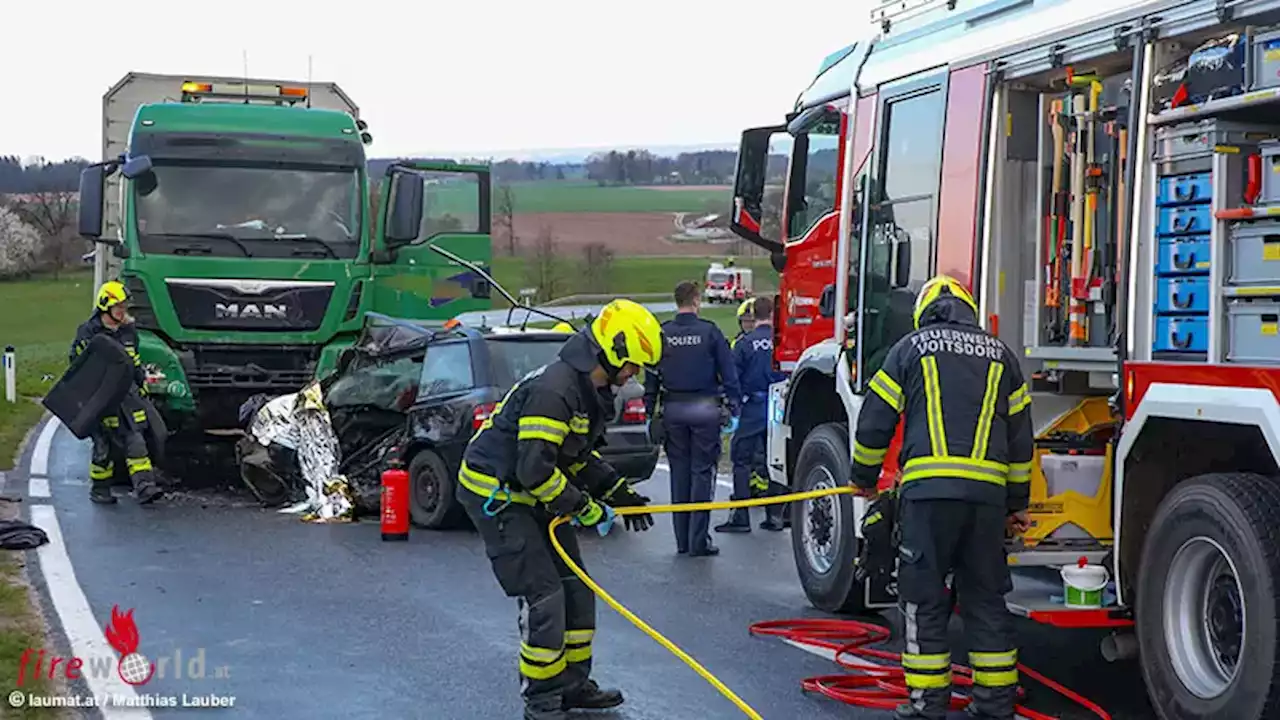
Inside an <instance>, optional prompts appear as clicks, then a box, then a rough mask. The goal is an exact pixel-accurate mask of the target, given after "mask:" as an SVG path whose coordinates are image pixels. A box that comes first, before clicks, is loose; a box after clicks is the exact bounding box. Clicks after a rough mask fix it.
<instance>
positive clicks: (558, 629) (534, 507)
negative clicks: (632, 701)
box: [457, 300, 664, 720]
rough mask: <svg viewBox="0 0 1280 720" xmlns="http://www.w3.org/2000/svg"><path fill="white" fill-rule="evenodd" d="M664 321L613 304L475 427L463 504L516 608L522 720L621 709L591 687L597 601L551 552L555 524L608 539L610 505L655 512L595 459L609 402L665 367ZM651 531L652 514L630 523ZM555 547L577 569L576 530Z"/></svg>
mask: <svg viewBox="0 0 1280 720" xmlns="http://www.w3.org/2000/svg"><path fill="white" fill-rule="evenodd" d="M663 345H664V338H663V335H662V328H661V326H660V325H659V324H658V320H657V319H656V318H655V317H654V316H653V313H651V312H649V311H648V310H647V309H646V308H644V307H643V306H642V305H639V304H637V303H634V302H632V301H630V300H614V301H613V302H611V303H609V304H608V305H606V306H605V307H604V309H603V310H602V311H601V312H600V314H599V315H598V316H597V317H596V318H595V319H594V320H593V321H592V322H591V324H590V326H589V327H587V328H584V329H583V330H582V331H580V332H578V333H576V334H575V335H573V336H572V337H570V338H569V339H568V340H567V341H565V344H564V346H563V347H562V348H561V350H560V356H559V358H558V359H557V361H556V362H553V363H551V364H549V365H547V366H545V367H543V368H541V369H539V370H536V371H534V372H533V373H531V374H529V375H527V376H525V377H524V378H522V379H521V380H520V381H519V382H517V383H516V384H515V386H514V387H513V388H512V389H511V390H510V391H509V392H508V393H507V395H506V397H505V398H503V401H502V402H501V403H499V404H498V406H497V407H496V408H495V409H494V412H493V415H492V416H491V417H490V418H489V419H488V420H486V421H485V422H484V424H483V425H481V426H480V429H479V430H478V431H477V432H476V434H475V436H473V437H472V438H471V441H470V443H469V444H468V445H467V449H466V450H465V451H464V453H463V458H462V466H461V469H460V471H459V473H458V490H457V494H458V500H459V502H460V504H461V505H462V506H463V508H465V510H466V512H467V515H468V516H470V518H471V520H472V522H473V523H474V524H475V526H476V528H477V530H478V531H479V533H480V537H481V538H482V539H483V541H484V544H485V549H486V553H487V555H488V556H489V558H490V560H491V562H492V565H493V573H494V575H495V576H497V579H498V583H499V584H500V585H501V586H502V589H503V591H504V592H505V593H506V594H507V595H508V596H509V597H514V598H516V599H517V602H518V604H519V618H520V665H519V667H520V678H521V692H522V694H523V696H524V701H525V710H524V717H525V718H526V720H564V719H566V718H568V717H570V716H569V715H568V712H569V711H570V710H573V709H605V708H611V707H616V706H618V705H621V704H622V701H623V697H622V693H621V692H620V691H618V690H612V689H602V688H601V687H600V686H599V685H597V684H596V683H595V681H594V680H592V679H591V677H590V675H591V655H592V652H591V646H592V641H593V636H594V635H595V625H596V623H595V597H594V596H593V595H592V593H591V590H590V589H589V588H587V587H586V586H585V585H583V584H582V582H581V581H580V580H578V579H577V578H576V577H575V576H574V574H573V573H571V572H570V571H569V570H568V568H567V567H565V566H564V564H563V563H562V562H561V561H560V559H559V556H558V555H557V554H556V553H555V551H554V550H553V549H552V547H551V544H550V540H549V537H548V535H547V525H548V523H550V522H551V520H552V519H553V518H554V517H556V516H557V515H568V516H572V517H573V518H574V521H575V524H577V525H580V526H592V527H595V528H596V529H597V530H599V531H600V532H601V534H604V533H607V532H608V531H609V529H610V528H611V527H612V524H613V519H614V512H613V510H612V508H611V507H610V506H617V507H628V506H632V507H634V506H641V505H645V504H647V503H648V502H649V498H646V497H644V496H642V495H640V494H638V493H636V492H635V491H634V490H633V489H632V488H631V486H630V484H629V483H628V482H627V480H626V479H625V478H622V477H619V475H618V473H617V472H616V471H615V470H614V469H613V468H612V467H610V466H609V464H608V463H606V462H605V461H604V460H603V459H602V458H601V457H600V455H599V453H597V452H596V450H595V448H596V447H597V446H598V445H599V444H600V442H601V441H602V439H603V435H604V430H605V423H606V422H607V421H608V420H609V419H610V418H611V417H612V416H613V412H614V392H615V390H616V388H618V387H620V386H622V384H623V383H625V382H627V380H629V379H630V378H631V377H632V376H634V375H635V374H636V373H637V372H639V371H640V369H641V368H652V367H655V366H656V365H657V364H658V361H659V360H661V359H662V351H663ZM624 522H625V524H626V526H627V528H628V529H630V530H648V529H649V528H650V527H651V526H652V525H653V519H652V518H651V517H650V516H649V515H628V516H625V517H624ZM556 537H557V538H558V539H559V541H560V543H561V544H562V545H563V546H564V548H565V550H566V551H567V552H568V553H569V555H570V557H572V558H573V561H574V562H575V563H577V564H578V565H579V566H580V567H581V566H582V555H581V553H580V551H579V549H578V540H577V537H576V535H575V533H574V531H573V529H572V527H571V526H568V525H564V526H561V527H560V528H558V529H557V535H556Z"/></svg>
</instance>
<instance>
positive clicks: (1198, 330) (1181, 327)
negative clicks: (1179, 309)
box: [1151, 315, 1209, 353]
mask: <svg viewBox="0 0 1280 720" xmlns="http://www.w3.org/2000/svg"><path fill="white" fill-rule="evenodd" d="M1151 349H1152V350H1153V351H1154V352H1188V353H1203V352H1208V351H1209V318H1208V316H1205V315H1201V316H1199V317H1194V316H1169V315H1161V316H1159V317H1157V318H1156V328H1155V341H1154V342H1153V343H1152V344H1151Z"/></svg>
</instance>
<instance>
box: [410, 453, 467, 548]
mask: <svg viewBox="0 0 1280 720" xmlns="http://www.w3.org/2000/svg"><path fill="white" fill-rule="evenodd" d="M453 490H454V480H453V476H452V475H450V474H449V471H448V469H447V468H446V467H445V464H444V460H441V459H440V456H439V455H437V454H435V453H434V452H432V451H430V450H419V451H418V453H417V454H416V455H414V456H413V460H412V461H410V463H409V518H410V520H412V521H413V524H414V525H417V526H419V527H424V528H430V529H432V530H444V529H447V528H451V527H456V526H457V525H458V523H459V521H460V519H461V517H462V507H461V506H459V505H458V501H457V499H455V498H454V496H453Z"/></svg>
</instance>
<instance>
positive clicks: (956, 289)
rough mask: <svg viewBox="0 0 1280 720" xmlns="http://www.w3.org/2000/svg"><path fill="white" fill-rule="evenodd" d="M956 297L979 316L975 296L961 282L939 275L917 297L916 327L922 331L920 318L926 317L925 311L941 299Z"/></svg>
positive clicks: (913, 318) (913, 317)
mask: <svg viewBox="0 0 1280 720" xmlns="http://www.w3.org/2000/svg"><path fill="white" fill-rule="evenodd" d="M948 296H950V297H954V298H959V299H960V300H963V301H964V303H965V304H966V305H968V306H969V307H970V308H971V309H972V310H973V314H974V315H977V314H978V303H976V302H974V300H973V296H972V295H970V294H969V291H968V290H967V289H966V288H965V286H964V285H962V284H961V283H960V281H959V280H956V279H955V278H953V277H951V276H950V275H938V276H936V277H934V278H933V279H931V280H930V281H929V282H927V283H925V284H924V287H922V288H920V294H919V295H918V296H916V307H915V312H914V313H913V314H912V320H914V321H915V327H916V329H917V330H919V329H920V318H921V317H923V316H924V311H925V309H927V308H928V307H929V306H930V305H931V304H933V302H934V301H935V300H937V299H939V298H944V297H948Z"/></svg>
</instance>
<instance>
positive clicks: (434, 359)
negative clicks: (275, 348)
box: [238, 313, 659, 529]
mask: <svg viewBox="0 0 1280 720" xmlns="http://www.w3.org/2000/svg"><path fill="white" fill-rule="evenodd" d="M568 338H569V335H568V334H567V333H564V332H557V331H552V330H532V329H529V330H526V329H514V328H470V327H464V326H461V325H454V326H452V327H443V326H439V325H436V326H432V325H427V324H421V323H416V322H413V321H406V320H398V319H394V318H389V317H386V316H381V315H376V314H373V313H370V314H369V315H368V316H367V317H366V322H365V328H364V331H363V333H362V334H361V337H360V338H359V340H358V341H357V342H356V344H355V345H354V346H353V347H351V348H349V349H347V350H345V351H344V352H343V354H342V356H341V358H340V359H339V361H338V367H337V369H336V370H335V371H334V372H333V373H331V374H329V375H328V376H327V377H325V378H324V379H323V380H322V381H321V382H320V384H319V394H320V395H321V396H322V397H323V407H324V410H326V411H327V416H328V422H329V424H330V426H331V428H332V435H333V437H334V438H336V444H337V456H338V457H337V459H336V461H335V464H336V473H335V476H337V477H340V478H341V479H342V480H343V481H345V483H346V486H347V488H349V496H350V500H351V503H352V504H353V505H354V508H353V512H354V514H356V515H361V514H376V513H377V511H378V503H379V499H380V488H381V473H382V471H383V470H384V469H385V468H386V467H387V462H388V461H389V460H390V459H391V458H392V457H393V455H392V454H393V453H398V454H399V455H400V456H401V458H402V459H403V462H404V463H405V466H406V467H407V468H408V470H409V476H410V485H411V490H410V514H411V518H412V520H413V523H414V524H415V525H418V526H420V527H426V528H436V529H443V528H450V527H458V526H461V525H464V524H465V522H466V521H465V514H464V513H463V512H462V509H461V508H460V507H459V506H458V504H457V501H456V500H455V499H454V486H455V482H456V480H455V478H456V477H457V473H458V467H459V465H460V464H461V459H462V452H463V450H464V449H465V447H466V444H467V441H468V440H470V439H471V436H472V435H473V434H474V433H475V431H476V430H477V429H478V428H479V426H480V424H481V423H483V422H484V421H485V419H487V418H488V416H489V413H490V412H492V410H493V408H494V405H495V404H496V403H497V402H498V401H499V400H501V399H502V397H503V395H505V394H506V392H507V391H508V390H509V389H510V388H511V386H512V385H514V384H515V381H516V380H518V379H519V378H521V377H523V376H524V375H525V374H527V373H529V372H531V371H533V370H535V369H537V368H539V367H541V366H543V365H546V364H548V363H550V362H553V361H554V360H555V359H556V357H557V356H558V354H559V352H560V347H561V346H562V345H563V344H564V342H565V341H566V340H567V339H568ZM300 395H301V394H300ZM642 395H643V388H642V387H641V386H640V384H639V383H637V382H636V381H635V380H632V381H630V382H629V383H628V384H627V385H626V386H624V387H622V388H621V389H620V390H619V392H618V393H617V399H616V403H617V405H616V409H615V415H614V418H613V421H612V422H611V423H610V424H609V426H608V429H607V432H606V435H605V445H604V446H603V447H601V448H600V454H601V455H602V456H604V458H605V459H606V460H607V461H608V462H609V463H610V464H611V465H613V466H614V468H615V469H617V470H618V472H619V473H620V474H622V475H623V476H624V477H627V478H628V479H629V480H630V481H631V482H633V483H635V482H640V481H643V480H646V479H648V478H649V477H650V476H651V475H652V474H653V471H654V467H655V465H656V464H657V461H658V453H659V449H658V447H657V446H655V445H654V444H653V443H652V442H651V441H650V440H649V438H648V435H647V433H646V431H645V421H646V419H647V418H646V416H645V409H644V402H643V399H642ZM269 401H271V399H270V398H263V397H259V398H255V399H254V400H253V401H251V402H250V403H246V405H245V407H244V408H242V411H241V417H242V420H243V421H244V424H245V425H246V428H251V426H252V424H253V423H254V421H255V417H258V416H260V415H262V414H263V412H264V411H265V410H266V409H267V408H266V407H265V406H266V405H268V404H269ZM298 405H299V406H301V405H302V403H298ZM312 435H313V436H314V433H313V434H312ZM276 437H277V440H278V441H275V442H266V443H264V442H262V440H263V434H262V433H261V432H260V431H259V432H257V433H256V434H255V433H254V432H249V433H247V434H246V437H245V438H243V439H242V441H241V448H240V451H239V452H238V455H239V456H240V458H239V459H240V466H241V476H242V478H243V479H244V481H245V483H246V485H247V486H248V487H249V488H250V489H251V490H253V492H254V493H255V495H257V497H258V498H259V500H261V501H262V502H263V503H264V504H268V505H283V504H287V503H298V502H306V501H307V499H308V498H310V499H311V500H312V501H313V503H312V504H313V505H314V504H315V502H314V501H315V500H316V497H315V496H316V495H317V494H324V493H322V492H319V491H318V489H317V488H316V487H315V486H316V483H315V482H314V480H313V482H312V483H310V487H311V490H308V486H309V484H308V482H307V480H306V479H305V478H304V477H303V475H304V474H305V473H303V472H302V471H301V465H302V463H300V461H299V460H300V459H299V457H298V451H297V449H296V447H305V448H309V447H311V446H312V445H313V444H314V442H315V441H314V439H307V440H297V439H294V440H290V439H289V438H287V437H283V436H276ZM291 445H292V446H296V447H290V446H291ZM304 452H306V450H304ZM315 464H316V463H315V461H314V460H313V461H312V463H311V465H313V466H314V465H315ZM324 492H328V490H327V489H326V490H325V491H324ZM343 492H347V491H346V490H343ZM335 512H338V511H335Z"/></svg>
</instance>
